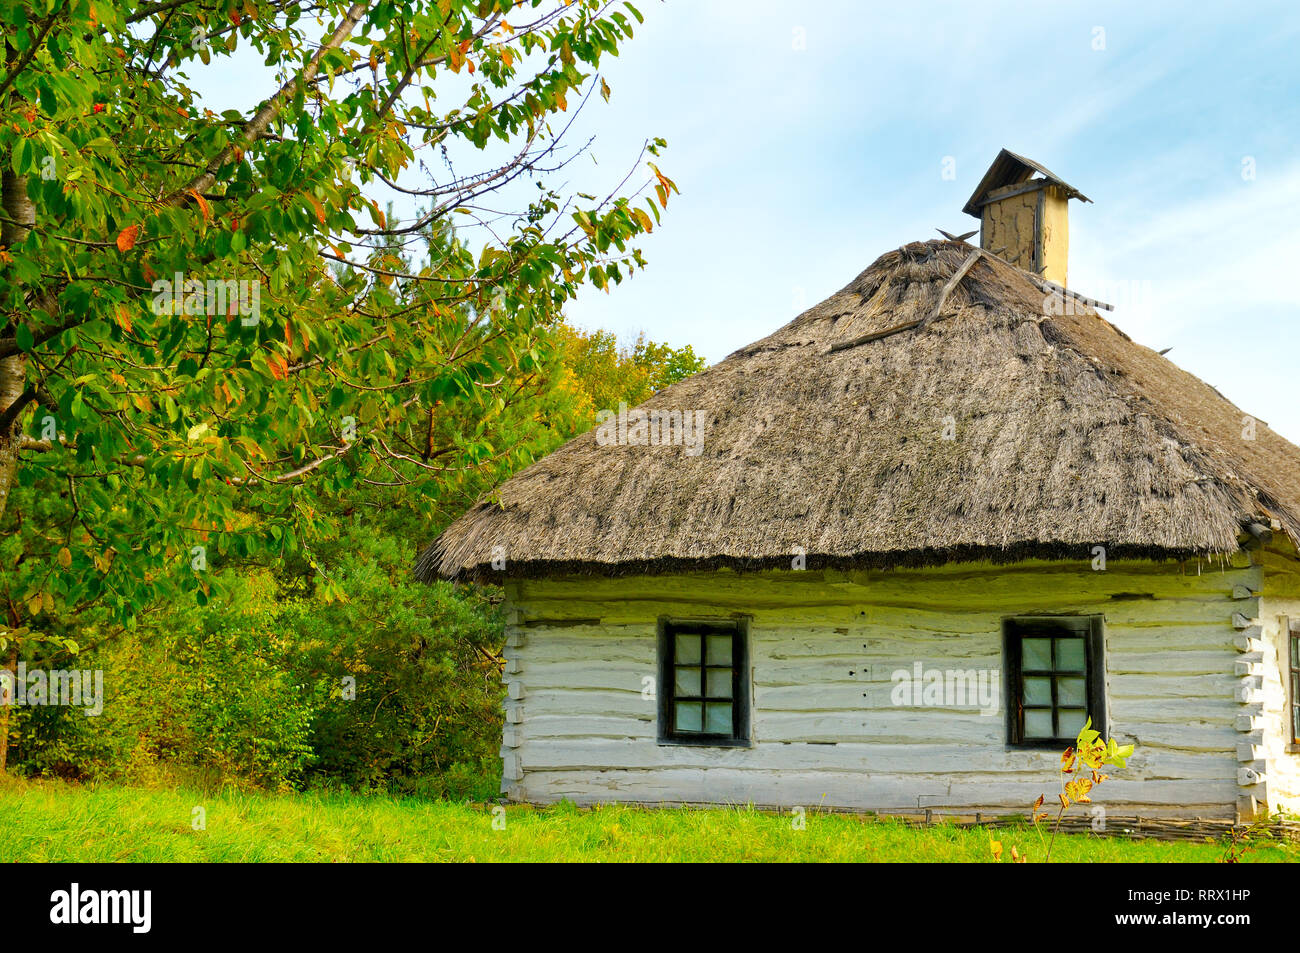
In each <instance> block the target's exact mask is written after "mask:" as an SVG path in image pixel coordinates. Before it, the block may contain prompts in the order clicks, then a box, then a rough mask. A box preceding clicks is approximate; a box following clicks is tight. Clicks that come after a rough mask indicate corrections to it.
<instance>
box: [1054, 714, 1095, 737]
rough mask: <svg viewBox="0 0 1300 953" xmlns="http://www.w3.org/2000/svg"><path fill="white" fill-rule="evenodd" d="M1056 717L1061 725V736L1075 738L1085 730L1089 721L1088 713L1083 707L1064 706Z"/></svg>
mask: <svg viewBox="0 0 1300 953" xmlns="http://www.w3.org/2000/svg"><path fill="white" fill-rule="evenodd" d="M1056 718H1057V723H1058V724H1059V725H1060V726H1061V728H1060V730H1061V737H1062V738H1074V737H1076V736H1077V735H1078V734H1079V732H1080V731H1082V730H1083V726H1084V724H1085V723H1086V722H1087V721H1088V713H1087V712H1086V711H1084V710H1083V709H1082V708H1062V709H1061V710H1060V711H1058V712H1057V714H1056Z"/></svg>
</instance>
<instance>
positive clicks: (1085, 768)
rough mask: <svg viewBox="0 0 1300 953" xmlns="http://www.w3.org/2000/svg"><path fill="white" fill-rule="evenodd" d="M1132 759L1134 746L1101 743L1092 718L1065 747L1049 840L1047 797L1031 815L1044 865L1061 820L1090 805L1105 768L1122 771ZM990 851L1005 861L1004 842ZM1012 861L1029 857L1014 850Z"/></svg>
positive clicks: (1040, 798) (1106, 777)
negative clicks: (1072, 810)
mask: <svg viewBox="0 0 1300 953" xmlns="http://www.w3.org/2000/svg"><path fill="white" fill-rule="evenodd" d="M1132 756H1133V745H1121V744H1116V743H1115V739H1114V738H1110V739H1107V740H1106V741H1102V739H1101V732H1099V731H1094V730H1093V727H1092V719H1091V718H1089V719H1088V720H1087V722H1086V723H1085V724H1084V726H1083V728H1081V729H1080V730H1079V736H1078V737H1077V738H1076V739H1075V742H1074V747H1072V748H1066V749H1065V751H1063V752H1062V753H1061V768H1060V775H1061V790H1060V793H1058V794H1057V799H1058V800H1059V801H1060V804H1061V806H1060V809H1059V810H1058V811H1057V812H1056V823H1055V824H1054V825H1053V827H1052V833H1051V836H1050V838H1044V836H1043V828H1042V824H1041V822H1042V821H1045V820H1047V818H1048V817H1050V816H1051V814H1050V812H1048V811H1044V810H1042V807H1043V802H1044V800H1045V797H1044V795H1042V794H1040V795H1038V800H1037V801H1035V802H1034V806H1033V808H1032V810H1031V812H1030V817H1031V818H1032V819H1033V822H1034V830H1035V831H1036V832H1037V833H1038V840H1039V843H1040V844H1042V845H1043V850H1044V855H1043V860H1044V862H1049V861H1051V859H1052V845H1053V844H1055V843H1056V835H1057V832H1058V831H1060V829H1061V820H1062V819H1063V818H1064V817H1065V812H1066V811H1067V810H1069V808H1070V805H1071V804H1089V803H1091V802H1092V798H1091V797H1090V794H1091V792H1092V790H1093V789H1094V788H1095V787H1097V785H1099V784H1101V783H1102V782H1103V781H1106V780H1109V778H1110V775H1108V774H1102V773H1101V772H1102V769H1103V768H1105V767H1108V766H1113V767H1117V768H1123V767H1125V766H1126V765H1127V763H1128V759H1129V758H1131V757H1132ZM989 849H990V851H991V853H992V854H993V859H994V860H995V861H997V860H1001V859H1002V842H1001V841H990V842H989ZM1011 859H1012V860H1013V861H1014V862H1016V863H1024V862H1025V861H1026V860H1027V859H1028V858H1027V857H1026V855H1024V854H1022V853H1020V852H1019V851H1018V850H1016V848H1014V847H1012V848H1011Z"/></svg>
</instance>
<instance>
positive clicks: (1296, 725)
mask: <svg viewBox="0 0 1300 953" xmlns="http://www.w3.org/2000/svg"><path fill="white" fill-rule="evenodd" d="M1282 624H1283V626H1284V627H1285V628H1284V631H1285V632H1286V657H1287V676H1288V677H1287V686H1288V689H1289V691H1290V695H1291V698H1290V702H1291V739H1290V743H1289V744H1288V746H1287V747H1288V748H1290V749H1291V750H1292V751H1297V750H1300V621H1297V620H1295V619H1291V618H1286V619H1283V622H1282Z"/></svg>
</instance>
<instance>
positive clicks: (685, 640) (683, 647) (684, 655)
mask: <svg viewBox="0 0 1300 953" xmlns="http://www.w3.org/2000/svg"><path fill="white" fill-rule="evenodd" d="M676 640H677V644H676V646H675V647H674V649H673V652H674V653H675V654H676V661H677V664H678V665H698V664H699V663H700V637H699V636H698V635H679V636H677V637H676Z"/></svg>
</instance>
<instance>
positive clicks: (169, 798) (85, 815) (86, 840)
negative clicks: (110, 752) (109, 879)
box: [0, 780, 1300, 863]
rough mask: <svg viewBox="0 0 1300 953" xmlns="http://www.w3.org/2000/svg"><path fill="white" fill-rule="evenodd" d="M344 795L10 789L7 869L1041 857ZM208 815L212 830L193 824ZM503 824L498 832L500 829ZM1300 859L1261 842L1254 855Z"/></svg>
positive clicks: (710, 822)
mask: <svg viewBox="0 0 1300 953" xmlns="http://www.w3.org/2000/svg"><path fill="white" fill-rule="evenodd" d="M495 807H496V806H495V805H493V804H466V803H452V802H447V801H421V800H413V799H412V800H401V799H394V798H388V797H361V796H355V795H342V794H297V795H262V794H246V793H238V792H226V793H221V794H206V795H205V794H200V793H197V792H196V791H192V790H186V789H184V788H180V789H154V788H134V787H120V786H100V787H83V786H79V785H72V784H64V783H61V782H26V781H13V780H5V781H0V862H5V863H9V862H12V861H329V862H343V861H480V862H483V861H945V862H962V861H988V860H989V859H990V849H989V842H990V839H997V840H998V841H1000V842H1001V843H1002V844H1003V845H1004V846H1005V849H1006V851H1007V852H1008V853H1009V851H1010V848H1011V846H1012V845H1016V846H1018V847H1019V848H1020V849H1021V850H1022V851H1026V852H1028V853H1029V854H1030V856H1031V859H1038V858H1040V857H1041V856H1042V850H1041V848H1040V847H1039V846H1038V836H1037V834H1036V833H1035V832H1034V831H1033V830H1032V829H1006V828H1003V829H999V830H996V831H989V830H971V829H961V828H957V827H953V826H948V825H943V824H938V825H933V826H931V827H928V828H918V827H914V826H911V825H908V824H906V823H904V822H900V821H893V820H886V819H875V818H870V817H860V816H853V815H844V814H823V813H809V814H808V815H807V818H806V826H805V828H804V829H803V830H797V829H795V825H794V823H793V820H792V818H791V817H788V816H781V815H778V814H772V813H764V812H760V811H755V810H752V809H749V808H711V809H707V810H705V809H677V808H673V809H670V808H663V809H646V808H631V807H600V808H595V809H592V810H579V809H577V808H575V807H573V806H571V805H567V804H562V805H558V806H554V807H548V808H544V809H533V808H529V807H523V806H510V807H506V808H503V809H502V808H498V809H496V810H495V813H494V808H495ZM196 808H202V809H203V820H204V821H205V827H204V828H203V829H201V830H195V829H194V826H193V824H192V821H193V819H194V818H195V817H196V811H195V809H196ZM494 821H495V825H496V826H494ZM1223 854H1224V847H1223V845H1222V844H1220V843H1186V842H1164V841H1154V840H1142V841H1138V840H1126V839H1121V838H1105V837H1097V836H1093V835H1083V834H1075V835H1064V834H1063V835H1061V836H1060V837H1059V838H1058V839H1057V842H1056V846H1055V848H1054V851H1053V855H1052V859H1053V861H1057V860H1060V861H1093V862H1097V861H1121V862H1145V863H1162V862H1171V861H1185V862H1214V861H1217V860H1219V859H1220V858H1221V857H1222V856H1223ZM1244 860H1246V861H1247V862H1256V861H1296V860H1300V848H1297V847H1296V846H1294V845H1292V846H1280V845H1276V844H1272V843H1269V842H1263V843H1261V845H1260V846H1258V847H1257V848H1256V849H1254V850H1253V851H1251V852H1249V853H1248V854H1247V855H1246V857H1245V858H1244Z"/></svg>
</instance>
